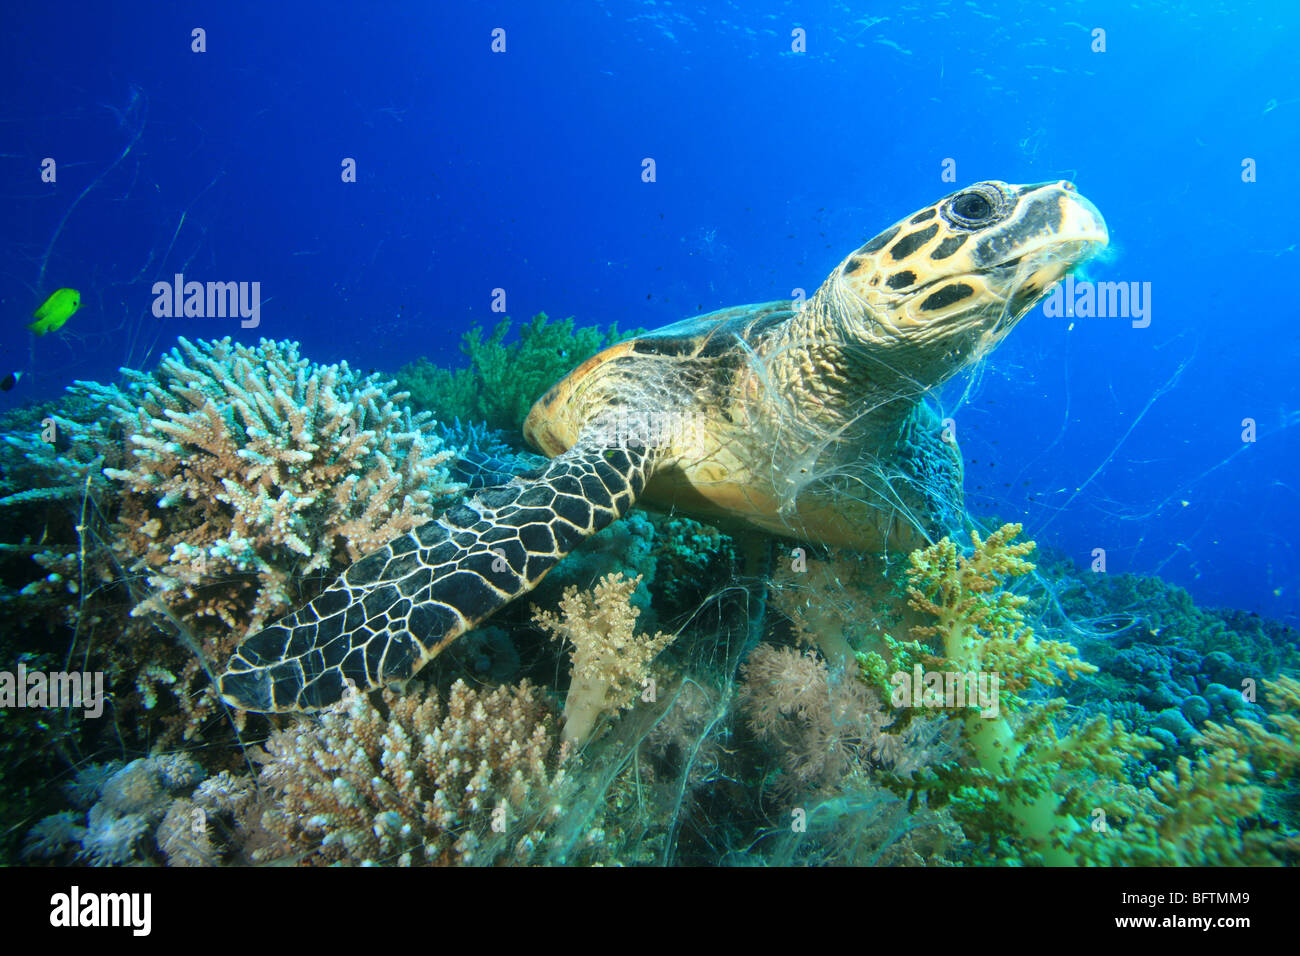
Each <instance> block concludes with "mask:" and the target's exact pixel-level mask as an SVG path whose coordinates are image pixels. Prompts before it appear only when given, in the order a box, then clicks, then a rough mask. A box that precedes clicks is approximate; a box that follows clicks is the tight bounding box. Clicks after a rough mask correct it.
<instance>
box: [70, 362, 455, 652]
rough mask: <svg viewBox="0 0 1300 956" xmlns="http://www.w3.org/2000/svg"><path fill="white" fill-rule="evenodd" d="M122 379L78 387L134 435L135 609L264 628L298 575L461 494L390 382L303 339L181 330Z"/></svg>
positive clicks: (366, 545) (126, 541)
mask: <svg viewBox="0 0 1300 956" xmlns="http://www.w3.org/2000/svg"><path fill="white" fill-rule="evenodd" d="M123 375H124V376H125V378H126V386H125V387H124V388H118V387H105V386H102V385H97V384H94V383H80V388H81V389H82V390H83V392H84V394H86V395H89V396H91V397H94V398H96V399H98V400H99V401H101V402H102V403H103V404H104V406H105V407H106V408H107V410H108V411H109V413H110V414H112V415H113V416H114V417H115V418H116V420H117V421H118V422H119V423H120V424H121V425H122V427H123V428H124V429H125V430H126V431H127V433H128V444H129V446H130V451H129V454H128V459H127V462H126V464H125V467H123V468H110V469H107V470H106V471H105V474H106V475H107V476H108V477H109V478H112V479H114V480H116V481H119V482H121V483H122V485H123V492H122V506H121V510H120V512H119V515H118V522H119V525H120V526H121V528H122V534H121V536H120V538H119V539H118V542H117V547H118V550H119V552H120V553H121V555H122V556H123V559H124V561H129V562H130V565H129V566H130V567H132V568H134V569H138V570H140V571H143V572H145V573H146V574H147V576H148V577H147V580H148V583H149V585H150V588H151V594H150V597H149V598H148V599H147V600H146V601H145V602H143V603H142V604H141V605H139V606H138V607H137V608H136V613H137V614H138V613H143V612H146V611H153V610H159V609H160V608H165V609H166V611H168V612H170V613H172V614H175V615H177V616H179V617H182V618H202V617H206V616H212V617H217V618H220V619H221V620H222V621H223V622H224V623H225V624H226V626H227V628H229V629H230V630H232V631H237V630H238V629H241V628H242V629H244V630H248V629H253V630H255V629H257V628H259V627H261V626H262V625H263V623H264V622H265V621H266V620H267V618H268V617H269V616H271V615H274V614H278V613H281V612H283V611H286V610H288V609H289V607H290V606H291V604H292V603H293V602H294V601H295V600H296V599H297V598H298V595H297V594H295V593H293V589H292V585H293V582H294V578H295V577H305V576H308V575H311V574H313V573H314V572H320V571H322V570H326V569H328V568H330V567H331V566H338V565H340V564H343V563H345V562H348V561H355V560H357V559H358V558H360V557H361V556H362V555H364V554H366V553H368V552H370V551H372V550H374V549H376V548H378V547H380V546H382V545H383V544H385V543H386V542H387V541H389V540H391V539H392V538H394V537H396V536H397V535H400V534H402V533H404V532H406V531H409V530H410V529H411V528H413V527H415V526H417V525H419V524H422V523H423V522H425V521H427V520H429V519H430V518H432V517H433V515H434V512H435V509H436V508H437V506H438V505H440V504H445V503H447V502H448V501H449V500H451V499H452V498H453V497H454V496H455V495H456V494H457V493H458V492H459V491H460V490H461V489H460V487H459V486H456V485H454V484H452V483H451V481H450V479H449V477H448V474H447V471H446V465H447V463H448V462H449V461H450V460H451V459H452V458H453V455H452V453H451V452H450V451H447V450H445V449H444V448H443V447H442V442H441V441H440V440H439V439H438V438H437V436H436V435H435V434H434V433H433V428H432V425H431V424H430V423H429V421H428V416H427V415H425V416H413V415H411V413H410V412H409V411H407V410H405V409H401V408H399V407H397V406H396V405H395V404H394V401H400V400H401V399H403V398H404V397H405V396H404V395H402V394H401V393H400V392H399V393H396V394H389V393H388V392H387V390H386V389H387V388H388V387H389V386H391V385H392V383H391V382H383V381H381V380H379V379H378V378H377V377H364V376H361V375H358V374H357V373H355V372H353V371H351V370H350V369H349V368H348V367H347V364H346V363H343V364H341V365H330V366H323V367H321V366H313V365H312V364H311V363H310V362H308V361H307V360H306V359H303V358H301V357H300V356H299V354H298V347H297V344H296V343H292V342H271V341H268V340H266V339H263V340H261V342H260V343H259V344H258V345H257V346H256V347H252V348H250V347H248V346H244V345H238V344H232V343H231V341H230V340H229V339H222V340H220V341H217V342H198V343H191V342H189V341H187V340H186V339H184V338H182V339H181V340H180V344H179V346H178V347H177V348H175V349H173V350H172V352H171V353H170V354H169V355H168V356H167V357H165V358H164V359H163V360H162V362H161V363H159V367H158V370H157V371H156V372H154V373H152V374H142V373H139V372H133V371H130V370H123ZM218 582H220V583H218ZM222 643H223V644H225V643H229V642H222ZM226 650H228V648H227V647H220V648H212V649H211V651H212V654H211V655H210V656H211V657H212V658H213V659H216V658H219V657H220V656H222V653H223V652H224V651H226Z"/></svg>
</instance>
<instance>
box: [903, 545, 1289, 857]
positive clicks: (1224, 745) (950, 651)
mask: <svg viewBox="0 0 1300 956" xmlns="http://www.w3.org/2000/svg"><path fill="white" fill-rule="evenodd" d="M1019 532H1020V526H1019V525H1006V526H1004V527H1003V528H1001V529H1000V530H999V531H996V532H994V533H993V534H991V535H989V537H988V538H987V539H983V540H982V539H981V538H980V536H979V535H978V534H972V536H971V537H972V544H973V550H972V552H971V553H970V554H969V555H967V554H963V553H961V552H960V551H959V550H958V549H957V548H956V546H955V545H954V544H953V543H952V542H951V541H950V540H948V539H946V538H945V539H944V540H943V541H940V542H939V543H938V544H936V545H933V546H931V547H930V548H926V549H924V550H920V551H917V552H915V553H914V554H913V555H912V558H911V563H912V568H911V570H910V571H909V577H910V579H911V582H912V592H911V597H912V606H913V608H914V609H915V610H917V611H920V612H922V613H924V614H927V615H929V616H930V617H932V618H933V619H934V620H935V621H936V623H935V624H934V625H928V626H922V627H918V628H914V632H915V633H916V634H917V635H918V636H921V637H937V638H939V639H940V640H941V641H942V644H943V650H944V655H945V657H944V658H938V659H936V660H935V663H936V664H939V665H944V666H946V667H947V668H950V669H954V670H962V671H965V670H979V671H992V672H995V673H998V674H999V676H1000V677H1001V679H1002V682H1003V686H1004V687H1006V688H1007V689H1008V690H1009V691H1010V693H1009V694H1005V695H1003V699H1002V701H1001V703H1002V708H1001V709H1002V711H1003V714H1000V715H999V716H997V717H994V718H993V719H991V720H988V719H981V718H980V717H979V716H978V715H977V714H976V713H975V712H973V711H970V710H967V711H964V712H961V713H960V714H958V715H955V716H956V717H957V719H961V720H963V721H964V725H965V729H966V738H967V741H968V743H969V744H970V747H971V752H972V756H973V758H974V759H973V762H972V764H971V765H969V766H967V765H963V764H962V763H960V762H950V763H949V764H946V765H944V766H942V767H940V768H937V769H932V770H928V771H927V772H925V773H922V774H918V775H917V776H916V777H915V778H914V779H913V780H912V781H894V783H893V785H894V786H895V787H896V788H898V787H899V786H905V787H907V788H910V789H911V790H912V792H913V794H914V800H915V798H916V796H919V794H921V793H922V792H924V793H926V794H927V795H928V799H929V805H930V806H932V807H933V806H938V805H943V804H950V805H951V807H952V810H953V813H954V815H955V816H956V818H957V819H958V820H959V821H960V822H961V824H962V826H963V828H964V829H965V831H966V833H967V834H968V835H969V836H971V837H972V838H973V839H975V840H977V841H980V842H981V843H982V844H983V847H984V849H985V850H986V851H987V852H989V853H990V854H991V855H992V856H993V858H994V859H997V860H999V861H1004V862H1034V863H1049V864H1056V865H1072V864H1074V865H1080V864H1081V865H1111V866H1113V865H1127V866H1141V865H1261V864H1269V863H1272V864H1276V863H1282V862H1288V861H1290V860H1291V859H1292V858H1293V857H1294V854H1295V853H1296V852H1297V850H1300V835H1297V833H1296V832H1295V831H1294V830H1292V829H1289V828H1288V827H1287V826H1285V825H1283V824H1281V823H1278V822H1277V819H1276V815H1275V816H1274V818H1273V819H1272V820H1270V819H1268V818H1267V815H1266V814H1265V812H1264V808H1265V806H1266V802H1267V800H1268V799H1269V797H1270V795H1274V796H1276V793H1277V790H1278V788H1279V785H1280V784H1282V783H1289V782H1291V781H1293V780H1294V778H1295V776H1296V771H1297V768H1300V747H1297V744H1296V742H1295V738H1296V735H1297V733H1298V732H1300V718H1298V717H1297V715H1298V714H1300V683H1297V682H1296V681H1294V680H1292V679H1290V678H1285V677H1284V678H1281V679H1280V680H1278V681H1276V682H1271V681H1265V687H1266V688H1267V690H1268V692H1269V696H1270V698H1271V699H1272V701H1273V714H1272V716H1271V717H1270V719H1269V726H1264V725H1261V724H1259V723H1254V722H1251V721H1239V722H1237V723H1235V724H1231V725H1220V724H1215V723H1213V722H1210V723H1207V724H1206V730H1205V732H1204V733H1203V734H1202V735H1201V736H1199V737H1198V738H1197V739H1196V744H1197V746H1198V747H1200V748H1201V752H1200V753H1199V755H1198V757H1197V759H1195V760H1191V759H1189V758H1187V757H1181V758H1179V760H1178V762H1177V764H1176V765H1175V767H1174V768H1173V769H1171V770H1169V771H1166V772H1164V773H1160V774H1156V775H1154V776H1152V777H1151V778H1150V779H1149V781H1147V785H1146V786H1142V785H1140V784H1139V783H1136V782H1135V780H1134V778H1135V777H1136V776H1137V774H1138V772H1139V770H1140V769H1141V768H1143V767H1144V766H1146V765H1145V764H1144V762H1143V760H1142V755H1143V753H1144V752H1147V751H1151V750H1155V749H1157V748H1158V747H1159V744H1158V743H1157V742H1156V741H1155V740H1152V739H1151V738H1150V737H1145V736H1141V735H1139V734H1134V733H1130V732H1128V731H1127V730H1125V729H1124V727H1123V726H1122V725H1121V724H1120V723H1119V722H1117V721H1113V720H1110V719H1108V718H1106V717H1101V716H1098V717H1093V718H1091V719H1088V720H1086V721H1081V720H1075V719H1072V718H1071V716H1070V715H1069V713H1068V705H1067V702H1066V701H1065V700H1064V699H1062V698H1055V699H1052V700H1046V701H1044V700H1041V699H1040V696H1039V694H1038V689H1039V688H1040V687H1042V686H1054V685H1057V684H1059V683H1060V677H1059V676H1058V675H1059V673H1060V672H1064V673H1065V674H1067V675H1069V676H1071V677H1073V676H1075V675H1076V674H1083V673H1088V672H1089V671H1090V670H1091V669H1092V667H1091V665H1089V664H1087V663H1085V662H1082V661H1080V660H1079V659H1078V656H1077V652H1076V651H1075V649H1074V648H1073V647H1072V646H1071V645H1070V644H1067V643H1065V642H1062V641H1053V640H1042V639H1039V638H1037V637H1036V636H1035V635H1034V633H1033V630H1032V629H1031V628H1030V627H1029V626H1028V625H1027V624H1026V622H1025V619H1024V614H1023V612H1022V608H1023V607H1024V605H1025V604H1026V599H1025V598H1023V597H1021V596H1018V595H1015V594H1012V593H1010V592H1008V591H1007V590H1005V582H1006V580H1007V579H1009V578H1014V577H1018V576H1020V575H1023V574H1027V573H1029V572H1030V571H1032V570H1033V565H1032V564H1031V563H1030V562H1029V561H1028V560H1027V559H1026V556H1027V555H1028V554H1029V553H1030V551H1031V550H1032V549H1033V547H1034V545H1033V543H1032V542H1025V543H1015V537H1016V536H1017V535H1018V534H1019ZM1270 788H1272V789H1271V790H1270Z"/></svg>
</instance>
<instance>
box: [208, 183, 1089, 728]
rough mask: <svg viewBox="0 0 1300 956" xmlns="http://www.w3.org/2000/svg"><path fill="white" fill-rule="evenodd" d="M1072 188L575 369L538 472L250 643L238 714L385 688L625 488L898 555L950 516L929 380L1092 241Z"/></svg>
mask: <svg viewBox="0 0 1300 956" xmlns="http://www.w3.org/2000/svg"><path fill="white" fill-rule="evenodd" d="M1107 241H1108V236H1107V232H1106V225H1105V222H1104V221H1103V219H1102V217H1101V214H1100V213H1099V212H1098V211H1097V209H1096V207H1095V206H1093V205H1092V203H1090V202H1089V201H1088V200H1086V199H1084V198H1083V197H1082V196H1080V195H1079V193H1078V192H1077V191H1076V190H1075V188H1074V186H1073V185H1072V184H1071V183H1068V182H1050V183H1039V184H1035V185H1029V186H1013V185H1009V184H1007V183H1002V182H983V183H977V184H976V185H974V186H970V187H968V188H966V189H962V190H960V191H958V192H955V193H952V194H951V195H948V196H945V197H944V198H943V199H941V200H939V201H938V202H937V203H935V204H934V205H931V206H927V207H926V208H925V209H922V210H921V211H920V212H917V213H915V214H914V215H911V216H908V217H907V218H905V219H903V220H901V221H899V222H897V223H895V224H894V225H892V226H890V227H889V228H888V229H886V230H884V231H883V232H881V233H880V234H879V235H877V236H876V237H875V238H873V239H871V240H870V241H869V242H867V243H866V244H865V245H863V246H861V247H860V248H858V249H855V250H854V251H853V252H852V253H850V254H849V255H848V256H847V257H846V258H845V259H844V261H843V262H841V263H840V264H839V265H838V266H836V267H835V270H834V271H833V272H831V274H830V276H829V277H828V278H827V279H826V281H825V282H824V283H822V285H821V287H820V288H819V289H818V290H817V292H816V293H815V294H814V295H813V296H812V297H811V298H810V299H807V300H806V301H795V302H791V301H782V302H767V303H763V304H759V305H744V306H736V307H734V308H729V309H723V310H721V311H718V312H713V313H710V314H709V315H704V316H700V317H697V318H691V319H686V320H685V321H682V322H678V323H676V324H674V325H670V326H668V327H666V328H663V329H660V330H659V331H657V332H652V333H649V334H646V335H642V336H639V337H637V338H633V339H630V340H628V341H625V342H621V343H619V344H618V345H615V346H612V347H610V348H607V349H605V350H604V351H603V352H601V353H600V354H598V355H596V356H594V357H593V358H591V359H589V360H587V361H586V362H584V363H583V364H582V365H581V366H579V367H578V368H576V369H574V370H573V371H572V372H571V373H569V375H568V376H566V377H565V378H564V379H563V380H561V381H560V382H559V383H558V384H556V385H555V386H554V387H553V388H551V390H550V391H549V392H547V393H546V395H544V396H543V397H542V398H541V399H540V400H539V401H538V402H537V404H536V405H535V406H534V407H533V409H532V411H531V412H530V413H529V415H528V419H527V421H526V422H525V425H524V433H525V437H526V438H527V439H528V441H529V443H530V444H531V445H533V446H534V447H536V448H538V449H539V450H540V451H542V452H543V453H544V454H546V455H547V456H548V457H549V458H550V461H549V463H547V464H546V465H545V466H544V467H541V468H538V469H535V470H533V471H531V472H526V473H524V474H522V475H518V476H516V477H515V478H513V479H511V480H510V481H509V482H508V483H507V484H504V485H501V486H498V487H493V488H487V489H484V490H482V491H479V492H478V493H477V494H475V495H474V496H473V497H471V498H469V499H467V500H466V501H465V502H464V503H462V504H460V505H458V506H456V507H454V508H452V509H450V510H449V511H447V512H445V513H444V514H443V515H441V516H440V517H438V518H437V519H435V520H433V521H430V522H428V523H426V524H424V525H422V526H420V527H419V528H416V529H415V530H413V531H411V532H409V533H407V534H404V535H402V536H401V537H399V538H397V539H395V540H393V541H391V542H389V543H388V544H387V545H385V546H384V547H383V548H381V549H379V550H378V551H376V552H374V553H372V554H369V555H367V556H366V557H364V558H362V559H361V560H359V561H358V562H356V563H355V564H353V565H352V566H351V567H350V568H348V570H347V571H345V572H344V573H343V574H342V576H340V577H339V579H338V580H337V581H335V582H334V583H333V584H332V585H330V586H329V588H327V589H326V590H325V591H323V592H322V593H321V594H320V595H319V596H318V597H316V598H315V599H313V600H312V601H311V602H310V603H308V604H306V605H305V606H303V607H302V608H300V609H299V610H297V611H295V612H293V613H292V614H290V615H288V616H287V617H284V618H282V619H280V620H279V621H277V622H275V623H273V624H271V625H269V626H268V627H266V628H265V629H263V630H261V631H258V632H257V633H255V634H253V635H251V636H249V637H248V638H247V639H245V640H244V641H243V643H241V644H240V646H239V647H238V649H237V650H236V651H235V653H234V654H233V655H232V657H231V659H230V662H229V664H228V666H227V669H226V671H225V673H224V674H222V675H221V677H220V691H221V694H222V695H223V697H224V698H225V699H226V700H227V701H229V702H230V703H232V704H234V705H236V706H238V707H241V708H244V709H246V710H252V711H288V710H311V709H315V708H319V707H322V706H325V705H327V704H330V703H333V702H334V701H337V700H339V699H340V698H341V697H342V696H343V694H344V692H345V689H346V688H347V687H348V686H349V685H353V686H355V687H357V688H358V689H371V688H375V687H379V686H382V685H386V684H390V683H399V684H400V683H401V682H404V681H406V680H407V679H408V678H410V677H412V676H413V675H414V674H415V673H416V672H417V671H418V670H419V669H420V668H421V667H423V666H424V664H425V663H427V662H428V661H429V660H431V659H432V658H434V657H436V656H437V655H438V654H439V653H440V652H441V651H442V650H443V649H444V648H445V647H447V645H448V644H450V643H451V642H452V641H453V640H455V638H456V637H458V636H459V635H461V634H463V633H464V632H465V631H468V630H470V629H471V628H473V627H475V626H477V625H478V624H479V623H481V622H482V621H483V620H484V619H485V618H487V617H488V616H489V615H491V614H492V613H493V612H495V611H496V610H498V609H499V608H501V607H502V606H503V605H505V604H507V603H508V602H510V601H513V600H514V599H515V598H518V597H519V596H520V595H523V594H525V593H527V592H528V591H529V590H531V589H532V588H533V587H535V586H536V585H537V583H538V582H539V581H540V580H541V579H542V577H543V576H544V575H545V574H546V573H547V572H548V571H550V570H551V569H552V568H553V567H555V566H556V564H558V563H559V562H560V561H561V560H562V559H563V558H564V556H565V555H566V554H568V553H569V552H570V551H572V550H573V549H574V548H575V547H576V546H577V545H578V544H579V543H580V542H581V541H582V540H583V539H584V538H587V537H589V536H590V535H593V534H595V533H596V532H597V531H599V530H601V529H602V528H604V527H606V526H607V525H609V524H610V523H611V522H612V521H614V520H616V519H617V518H619V517H621V516H622V515H623V514H625V513H626V512H627V511H628V509H630V508H631V507H632V506H633V505H634V504H637V503H638V502H640V503H644V504H648V505H651V506H653V507H656V508H659V509H664V510H675V511H677V512H681V513H684V514H687V515H691V516H694V517H697V518H699V519H701V520H704V521H709V522H713V523H715V524H719V525H722V526H727V527H732V528H736V527H739V528H747V529H750V530H757V531H760V532H766V533H768V534H773V535H778V536H781V537H785V538H791V539H796V540H803V541H810V542H817V543H822V544H826V545H831V546H835V547H848V548H854V549H859V550H881V549H890V550H897V551H909V550H912V549H913V548H915V547H917V546H919V545H921V544H923V543H925V542H927V541H930V540H933V538H934V537H936V536H938V535H939V534H940V533H946V530H947V528H949V527H952V526H953V522H954V521H960V516H961V515H962V514H963V505H962V492H961V480H962V466H961V457H960V454H959V453H958V451H957V449H956V447H955V443H954V442H953V441H952V440H951V436H950V435H945V434H944V429H943V428H942V425H941V423H940V421H939V419H938V416H937V415H936V414H935V413H934V411H932V410H931V408H930V407H929V405H928V404H927V403H925V402H924V400H923V399H924V396H925V393H926V392H927V391H928V390H930V389H932V388H934V387H936V386H937V385H939V384H940V383H942V382H943V381H945V380H946V379H948V378H949V377H951V376H952V375H954V374H955V373H957V372H958V371H960V370H961V369H962V368H964V367H966V366H968V365H971V364H973V363H975V362H977V361H978V360H979V359H980V358H982V357H983V356H985V355H986V354H988V352H989V351H990V350H991V349H993V348H994V347H995V346H996V345H997V344H998V343H999V342H1000V341H1001V340H1002V339H1003V338H1004V337H1005V336H1006V335H1007V333H1009V332H1010V331H1011V329H1012V328H1013V327H1014V326H1015V325H1016V323H1017V322H1018V321H1019V320H1020V318H1021V317H1022V316H1023V315H1024V314H1025V313H1026V312H1028V311H1029V310H1030V309H1031V308H1032V307H1033V305H1034V303H1035V302H1037V301H1038V300H1039V299H1040V298H1041V297H1042V296H1043V295H1044V294H1045V293H1046V292H1047V291H1048V289H1049V288H1050V287H1051V286H1052V284H1053V283H1055V282H1057V281H1058V280H1060V279H1061V278H1062V277H1063V276H1065V275H1066V274H1067V273H1068V272H1070V271H1071V270H1072V269H1074V268H1075V267H1076V266H1077V265H1079V264H1080V263H1081V262H1083V261H1084V260H1086V259H1087V258H1089V257H1090V256H1091V255H1093V254H1094V253H1095V252H1097V251H1098V250H1100V249H1101V248H1102V247H1103V246H1105V245H1106V243H1107Z"/></svg>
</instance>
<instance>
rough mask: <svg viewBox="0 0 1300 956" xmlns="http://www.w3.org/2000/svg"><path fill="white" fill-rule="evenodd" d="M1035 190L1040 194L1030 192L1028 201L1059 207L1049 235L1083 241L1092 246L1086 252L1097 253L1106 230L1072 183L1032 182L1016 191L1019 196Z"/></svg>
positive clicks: (1060, 239)
mask: <svg viewBox="0 0 1300 956" xmlns="http://www.w3.org/2000/svg"><path fill="white" fill-rule="evenodd" d="M1035 193H1037V194H1040V195H1033V196H1032V198H1031V199H1029V200H1028V201H1031V202H1053V203H1055V204H1056V206H1057V209H1058V210H1059V219H1058V225H1057V227H1056V230H1055V235H1054V236H1053V241H1054V242H1055V243H1068V242H1078V243H1086V244H1088V245H1090V246H1093V247H1095V248H1091V249H1090V250H1089V253H1088V254H1089V255H1091V254H1093V253H1096V252H1099V251H1100V250H1101V249H1103V248H1104V247H1105V246H1107V245H1108V244H1109V243H1110V233H1109V232H1108V231H1107V229H1106V220H1105V219H1103V218H1102V217H1101V212H1100V211H1099V210H1098V209H1097V207H1096V206H1094V205H1093V204H1092V203H1091V202H1090V201H1089V200H1088V199H1087V198H1085V197H1084V196H1081V195H1080V194H1079V191H1078V190H1077V189H1076V188H1075V186H1074V183H1072V182H1070V181H1069V180H1068V179H1058V180H1056V181H1055V182H1046V183H1034V184H1033V185H1032V186H1021V187H1020V188H1019V190H1018V194H1019V195H1020V196H1023V197H1030V196H1031V194H1035ZM1085 258H1086V256H1085Z"/></svg>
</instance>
